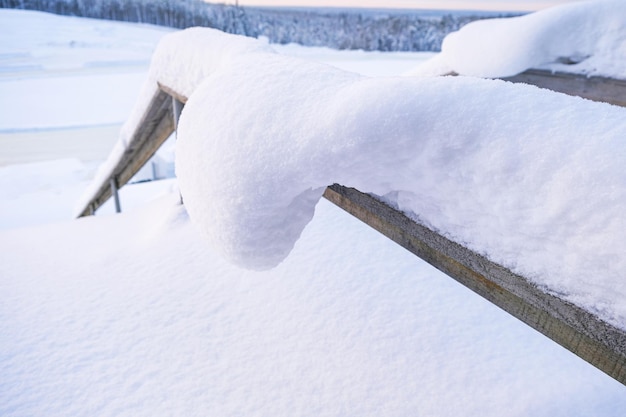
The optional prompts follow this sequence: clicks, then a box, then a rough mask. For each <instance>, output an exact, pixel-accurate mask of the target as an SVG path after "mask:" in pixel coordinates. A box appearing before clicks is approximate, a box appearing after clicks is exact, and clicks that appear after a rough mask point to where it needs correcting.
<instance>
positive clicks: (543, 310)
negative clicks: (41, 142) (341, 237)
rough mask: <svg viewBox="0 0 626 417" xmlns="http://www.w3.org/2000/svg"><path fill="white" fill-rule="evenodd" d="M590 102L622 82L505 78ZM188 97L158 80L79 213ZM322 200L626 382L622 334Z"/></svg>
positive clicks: (384, 210) (423, 236) (405, 229)
mask: <svg viewBox="0 0 626 417" xmlns="http://www.w3.org/2000/svg"><path fill="white" fill-rule="evenodd" d="M509 80H510V81H513V82H527V83H531V84H535V85H539V86H542V87H549V88H552V89H555V90H557V91H560V92H565V93H567V94H571V95H582V96H584V97H587V98H590V99H592V100H598V101H607V102H610V103H613V104H617V105H622V106H624V105H626V82H624V81H619V80H606V79H602V80H599V79H598V78H597V77H595V78H587V77H577V76H570V75H566V76H564V75H561V74H557V75H553V74H551V73H549V72H545V71H535V70H533V71H528V72H526V73H524V74H521V75H519V76H516V77H512V78H510V79H509ZM186 101H187V98H186V97H184V96H182V95H180V94H178V93H176V91H174V90H173V89H171V88H168V87H167V86H163V85H159V90H158V92H157V93H155V95H154V97H153V98H152V100H151V102H150V104H149V106H148V108H147V109H146V111H145V113H144V115H143V117H142V120H141V123H139V125H138V128H137V130H136V132H135V133H134V134H133V135H132V138H131V140H130V142H129V146H128V149H127V150H126V152H125V153H124V155H123V157H122V158H121V159H120V161H119V163H118V164H117V165H116V166H115V168H114V169H113V171H112V174H111V176H110V177H109V178H108V179H106V180H105V181H103V183H102V184H101V185H100V187H99V188H98V191H97V192H96V193H95V195H94V196H93V198H92V199H91V200H90V201H89V203H88V204H87V205H86V207H85V208H84V210H82V212H81V215H80V216H85V215H90V214H93V212H95V210H96V209H97V208H98V207H99V206H100V205H102V204H103V203H104V202H105V201H106V200H107V199H108V198H109V197H110V196H111V194H112V193H114V192H116V190H117V188H118V187H121V186H122V185H124V184H125V183H126V182H128V180H130V178H132V176H133V175H134V174H135V173H136V172H137V171H138V170H139V169H140V168H141V166H142V165H143V164H144V163H145V162H146V161H148V159H149V158H150V157H151V156H152V155H153V154H154V153H155V152H156V150H157V149H158V148H159V147H160V146H161V144H162V143H163V142H164V141H165V140H166V139H167V137H169V135H170V134H171V133H172V132H173V131H174V129H175V124H176V120H177V115H178V114H180V111H181V110H182V105H183V104H184V103H185V102H186ZM324 197H325V198H326V199H328V200H329V201H331V202H332V203H334V204H336V205H337V206H339V207H340V208H342V209H344V210H345V211H347V212H348V213H350V214H352V215H354V216H355V217H357V218H358V219H360V220H361V221H363V222H364V223H366V224H367V225H369V226H371V227H373V228H374V229H376V230H378V231H379V232H380V233H382V234H384V235H385V236H387V237H389V238H390V239H391V240H393V241H394V242H396V243H398V244H399V245H401V246H402V247H404V248H406V249H407V250H409V251H410V252H412V253H414V254H415V255H417V256H418V257H420V258H422V259H423V260H425V261H426V262H428V263H430V264H431V265H433V266H435V267H436V268H438V269H439V270H441V271H443V272H444V273H446V274H447V275H449V276H450V277H452V278H454V279H455V280H457V281H458V282H460V283H461V284H463V285H465V286H466V287H468V288H469V289H471V290H472V291H474V292H476V293H477V294H479V295H481V296H482V297H484V298H485V299H487V300H488V301H490V302H492V303H493V304H495V305H497V306H498V307H500V308H502V309H503V310H505V311H507V312H508V313H510V314H511V315H513V316H514V317H517V318H518V319H520V320H521V321H523V322H524V323H526V324H528V325H529V326H531V327H532V328H534V329H536V330H538V331H539V332H541V333H542V334H544V335H545V336H547V337H549V338H550V339H552V340H553V341H555V342H557V343H558V344H560V345H561V346H563V347H565V348H566V349H568V350H570V351H571V352H573V353H575V354H576V355H578V356H579V357H581V358H582V359H584V360H585V361H587V362H589V363H590V364H592V365H593V366H595V367H597V368H598V369H600V370H601V371H603V372H605V373H606V374H608V375H609V376H611V377H613V378H614V379H616V380H617V381H619V382H621V383H622V384H624V385H626V332H625V331H624V330H623V329H620V328H617V327H615V326H613V325H611V324H609V323H606V322H604V321H603V320H601V319H600V318H598V317H597V316H595V315H593V314H592V313H590V312H589V311H586V310H584V309H583V308H581V307H578V306H576V305H574V304H572V303H569V302H567V301H564V300H562V299H560V298H558V297H556V296H554V295H551V294H548V293H546V292H545V291H543V290H541V289H539V288H538V287H537V286H536V285H534V284H532V283H531V282H530V281H529V280H527V279H526V278H524V277H522V276H519V275H516V274H514V273H513V272H511V271H510V270H508V269H506V268H504V267H502V266H501V265H498V264H495V263H493V262H491V261H489V260H488V259H486V258H484V257H483V256H481V255H479V254H477V253H475V252H473V251H471V250H469V249H467V248H465V247H463V246H461V245H459V244H457V243H455V242H453V241H450V240H449V239H447V238H445V237H444V236H442V235H440V234H438V233H436V232H434V231H432V230H430V229H428V228H427V227H425V226H423V225H421V224H418V223H416V222H415V221H413V220H411V219H409V218H408V217H407V216H406V215H404V214H403V213H402V212H400V211H398V210H396V209H393V208H392V207H389V206H388V205H386V204H384V203H383V202H381V201H379V200H377V199H376V198H374V197H372V196H370V195H367V194H363V193H361V192H359V191H358V190H355V189H352V188H347V187H344V186H341V185H337V184H335V185H332V186H330V187H328V188H327V189H326V191H325V193H324Z"/></svg>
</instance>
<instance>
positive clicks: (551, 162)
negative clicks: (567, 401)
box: [176, 32, 626, 323]
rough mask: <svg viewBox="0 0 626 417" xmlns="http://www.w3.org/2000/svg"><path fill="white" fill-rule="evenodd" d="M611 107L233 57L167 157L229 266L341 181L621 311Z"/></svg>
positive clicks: (274, 239)
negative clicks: (171, 156) (174, 156)
mask: <svg viewBox="0 0 626 417" xmlns="http://www.w3.org/2000/svg"><path fill="white" fill-rule="evenodd" d="M207 36H211V33H210V32H207ZM624 116H625V114H624V109H621V108H618V107H615V106H610V105H606V104H601V103H593V102H589V101H586V100H583V99H579V98H573V97H568V96H564V95H560V94H555V93H552V92H549V91H546V90H541V89H538V88H535V87H531V86H527V85H512V84H510V83H505V82H502V81H497V80H496V81H494V80H482V79H473V78H439V79H425V78H407V77H395V78H367V77H362V76H359V75H356V74H352V73H347V72H343V71H340V70H337V69H334V68H331V67H328V66H325V65H321V64H316V63H311V62H305V61H300V60H297V59H292V58H288V57H284V56H279V55H276V54H271V53H254V54H245V55H242V56H238V57H235V58H233V59H232V60H231V61H229V63H228V65H224V66H222V67H220V69H219V71H217V72H215V73H213V74H212V75H211V76H209V77H207V78H206V79H205V80H204V81H203V82H202V83H201V84H200V85H199V86H198V87H197V89H196V91H194V92H193V94H191V96H190V98H189V101H188V102H187V105H186V107H185V110H184V111H183V114H182V117H181V120H180V127H179V136H178V143H177V161H176V166H177V174H178V178H179V183H180V188H181V191H182V194H183V197H184V199H185V205H186V207H187V209H188V211H189V214H190V217H191V219H192V221H194V222H195V223H196V224H197V225H198V226H199V227H200V229H201V230H202V231H203V233H204V234H205V236H207V237H208V239H209V240H210V241H211V242H212V244H213V245H214V246H215V248H216V249H217V250H218V251H220V252H221V253H222V254H223V255H224V256H226V257H227V258H228V259H230V260H231V261H233V262H235V263H237V264H238V265H241V266H244V267H247V268H253V269H267V268H272V267H274V266H276V265H277V264H278V263H280V262H281V261H282V260H283V259H284V258H285V257H286V256H287V255H288V253H289V251H290V250H291V248H292V247H293V245H294V243H295V242H296V240H297V239H298V236H299V235H300V233H301V232H302V230H303V228H304V227H305V225H306V224H307V223H308V222H309V220H310V219H311V217H312V216H313V212H314V207H315V204H316V202H317V201H318V199H319V198H320V197H321V195H322V192H323V190H324V187H325V186H327V185H329V184H332V183H341V184H344V185H347V186H353V187H355V188H358V189H360V190H361V191H364V192H371V193H375V194H377V195H379V196H384V197H385V198H386V199H387V200H388V201H389V202H390V204H393V205H396V206H398V207H399V208H400V209H402V210H403V211H405V212H407V213H409V214H410V215H412V216H413V217H414V218H416V219H418V220H419V221H421V222H423V223H425V224H427V225H429V226H430V227H432V228H434V229H436V230H439V231H440V232H442V233H444V234H446V235H448V236H450V237H451V238H452V239H453V240H455V241H457V242H460V243H463V244H465V245H466V246H468V247H470V248H472V249H473V250H475V251H477V252H479V253H482V254H485V255H486V256H488V257H489V258H491V259H493V260H494V261H496V262H498V263H501V264H503V265H505V266H507V267H509V268H512V269H513V270H514V271H516V272H518V273H521V274H523V275H525V276H527V277H530V278H531V279H534V280H536V281H537V282H538V283H539V284H540V285H545V286H546V287H548V288H549V289H551V290H553V291H555V292H558V293H560V294H565V295H566V296H567V297H569V298H570V299H572V300H576V302H577V303H578V304H583V305H586V306H587V307H588V308H591V309H595V310H597V311H600V310H602V311H603V312H605V314H604V315H605V316H607V315H608V316H609V318H610V319H615V320H617V321H621V322H622V323H623V322H624V320H625V319H626V306H624V303H623V302H622V301H621V300H623V299H624V296H626V288H625V287H624V285H622V284H619V283H620V282H622V281H623V280H622V274H623V271H624V270H625V268H626V257H625V256H624V253H626V240H625V239H624V235H623V233H622V231H623V230H626V222H625V219H624V215H623V213H625V212H626V172H625V171H624V170H623V167H624V166H626V151H625V149H626V147H624V146H623V145H624V137H626V126H625V125H624V123H623V120H624ZM607 312H608V313H607ZM618 317H619V319H618Z"/></svg>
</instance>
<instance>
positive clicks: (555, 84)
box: [503, 69, 626, 107]
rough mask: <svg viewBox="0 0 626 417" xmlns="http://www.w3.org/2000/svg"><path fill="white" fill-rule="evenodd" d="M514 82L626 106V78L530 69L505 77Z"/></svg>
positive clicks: (506, 79)
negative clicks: (619, 78)
mask: <svg viewBox="0 0 626 417" xmlns="http://www.w3.org/2000/svg"><path fill="white" fill-rule="evenodd" d="M503 80H505V81H510V82H514V83H525V84H532V85H535V86H537V87H541V88H546V89H548V90H553V91H558V92H560V93H564V94H567V95H570V96H578V97H584V98H587V99H589V100H593V101H601V102H605V103H610V104H614V105H616V106H623V107H625V106H626V80H618V79H614V78H605V77H595V76H593V77H587V76H586V75H580V74H570V73H564V72H555V73H553V72H551V71H547V70H536V69H532V70H528V71H525V72H523V73H521V74H519V75H516V76H514V77H507V78H503Z"/></svg>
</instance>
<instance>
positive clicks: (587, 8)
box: [410, 0, 626, 79]
mask: <svg viewBox="0 0 626 417" xmlns="http://www.w3.org/2000/svg"><path fill="white" fill-rule="evenodd" d="M530 68H549V69H552V70H559V71H566V72H576V73H582V74H588V75H602V76H608V77H614V78H619V79H626V2H624V1H622V0H589V1H581V2H574V3H571V4H566V5H561V6H555V7H552V8H549V9H545V10H542V11H539V12H536V13H532V14H529V15H525V16H521V17H514V18H504V19H489V20H482V21H477V22H472V23H470V24H468V25H466V26H464V27H463V28H461V29H460V30H459V31H458V32H453V33H451V34H449V35H448V36H447V37H446V38H445V39H444V42H443V45H442V52H441V54H440V55H439V56H437V57H435V58H433V60H432V61H431V62H428V63H426V64H424V65H423V66H419V67H417V68H416V69H415V70H414V71H412V72H411V73H410V74H414V75H433V74H436V75H442V74H446V73H448V72H456V73H458V74H462V75H471V76H477V77H494V78H496V77H507V76H512V75H516V74H519V73H521V72H523V71H525V70H527V69H530ZM437 73H438V74H437Z"/></svg>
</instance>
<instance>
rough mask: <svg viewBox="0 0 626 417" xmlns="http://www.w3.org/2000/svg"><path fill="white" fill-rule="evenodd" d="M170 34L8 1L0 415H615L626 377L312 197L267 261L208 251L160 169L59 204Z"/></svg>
mask: <svg viewBox="0 0 626 417" xmlns="http://www.w3.org/2000/svg"><path fill="white" fill-rule="evenodd" d="M167 32H168V31H167V30H163V29H155V28H151V27H146V26H139V25H128V24H119V23H113V22H104V21H94V20H88V19H77V18H62V17H56V16H51V15H46V14H41V13H34V12H16V11H9V10H0V35H1V36H0V57H1V60H0V157H1V158H2V159H1V164H0V192H1V193H2V200H0V229H4V231H3V232H1V233H0V375H1V376H0V415H2V416H48V415H54V416H109V415H111V416H112V415H115V416H120V415H127V416H141V415H145V416H165V415H184V416H206V415H217V416H235V415H237V416H250V415H256V416H346V415H350V416H356V415H358V416H381V415H383V416H407V415H411V416H413V415H424V416H458V415H480V416H503V415H506V416H528V415H533V416H589V415H594V416H621V415H623V410H624V409H626V408H625V407H626V388H625V387H624V386H622V385H621V384H619V383H618V382H616V381H614V380H612V379H611V378H609V377H608V376H606V375H604V374H603V373H601V372H600V371H598V370H596V369H595V368H593V367H592V366H591V365H588V364H587V363H585V362H583V361H582V360H580V359H578V358H577V357H575V356H574V355H572V354H571V353H569V352H568V351H566V350H564V349H563V348H561V347H559V346H557V345H556V344H554V343H553V342H551V341H549V340H548V339H546V338H545V337H543V336H541V335H539V334H538V333H536V332H535V331H533V330H531V329H529V328H528V327H526V326H525V325H523V324H521V323H520V322H518V321H517V320H515V319H513V318H512V317H510V316H508V315H507V314H506V313H503V312H502V311H500V310H499V309H497V308H496V307H494V306H492V305H491V304H489V303H488V302H486V301H484V300H482V299H481V298H480V297H478V296H476V295H474V294H473V293H471V292H470V291H469V290H466V289H465V288H463V287H461V286H460V285H459V284H456V283H455V282H454V281H453V280H452V279H450V278H448V277H447V276H445V275H442V274H441V273H439V272H438V271H436V270H434V269H433V268H431V267H430V266H428V265H426V264H424V263H423V262H421V261H420V260H419V259H418V258H416V257H414V256H413V255H411V254H409V253H408V252H406V251H405V250H404V249H402V248H400V247H398V246H396V245H395V244H394V243H392V242H390V241H388V240H387V239H386V238H384V237H382V236H380V235H379V234H377V233H376V232H374V231H372V230H370V229H368V228H367V227H366V226H364V225H363V224H361V223H360V222H359V221H357V220H355V219H353V218H352V217H351V216H349V215H347V214H345V213H343V212H342V211H341V210H339V209H337V208H336V207H334V206H333V205H331V204H330V203H327V202H325V201H321V202H320V203H319V205H318V206H317V208H316V213H315V216H314V218H313V221H312V222H311V223H310V224H309V225H308V226H307V227H306V229H305V230H304V233H303V235H302V237H301V238H300V240H299V241H298V242H297V243H296V246H295V248H294V250H293V251H292V253H291V254H290V256H289V257H288V258H287V259H286V260H285V261H284V262H283V263H281V264H280V265H279V266H278V267H277V268H275V269H272V270H270V271H265V272H250V271H246V270H242V269H239V268H237V267H235V266H232V265H230V264H228V263H226V262H225V261H224V260H223V259H222V257H221V256H219V255H217V254H215V253H213V252H212V251H211V250H210V249H207V245H206V244H205V242H204V241H203V240H202V239H201V237H200V236H199V235H198V232H197V231H196V229H195V228H194V227H193V226H192V224H191V223H190V222H189V220H188V217H187V214H186V212H185V209H184V208H183V207H182V206H179V205H178V204H177V201H178V195H177V192H176V191H175V190H176V186H175V184H173V181H164V182H160V183H150V184H140V185H133V186H128V187H125V188H124V189H123V190H122V204H123V206H124V207H125V208H128V207H133V208H134V209H133V210H126V211H125V213H124V214H122V215H102V216H97V217H93V218H87V219H81V220H71V213H72V209H73V205H74V204H75V202H76V200H77V199H78V197H79V195H80V194H81V192H82V191H83V190H84V188H85V187H86V185H87V181H88V180H89V178H90V177H91V176H92V175H93V172H94V168H95V165H96V164H97V163H98V162H101V161H102V160H103V159H104V158H105V157H106V154H107V153H108V152H107V150H106V148H107V147H108V146H110V144H111V143H112V141H114V140H115V138H113V139H111V138H110V137H108V135H109V134H110V131H106V132H104V131H103V129H104V130H106V129H107V127H108V128H109V130H112V129H116V128H119V126H120V125H121V123H122V122H123V121H124V119H125V118H126V117H127V115H128V113H129V112H130V109H131V108H132V105H133V102H134V99H135V96H136V94H137V92H138V91H139V88H140V87H141V85H140V84H141V80H142V79H143V77H145V74H146V72H147V65H148V61H149V56H150V54H151V51H152V50H153V48H154V46H155V45H156V42H157V41H158V39H159V38H160V37H161V36H162V35H163V34H165V33H167ZM280 51H282V52H284V53H288V54H292V55H298V56H301V57H308V58H311V59H315V60H322V61H325V62H328V63H330V64H334V65H338V66H341V67H342V68H344V69H348V70H354V71H360V72H362V73H365V74H367V75H373V76H377V75H392V74H399V73H403V72H404V71H406V70H408V69H410V68H412V67H413V66H414V65H415V64H416V62H418V61H419V60H421V59H424V58H425V57H424V56H423V55H421V54H380V53H372V54H369V53H368V54H366V53H362V52H347V53H339V52H334V51H328V50H323V49H305V48H298V47H293V46H289V47H281V48H280ZM94 62H97V63H98V65H94V64H93V63H94ZM69 131H72V132H74V133H76V132H83V133H84V137H83V139H81V137H80V135H74V136H71V137H69V136H70V135H68V138H67V141H65V140H64V139H63V134H61V135H59V132H61V133H62V132H69ZM93 132H97V134H95V135H93V136H92V133H93ZM48 134H49V135H50V136H49V137H51V138H52V139H51V140H52V141H53V143H54V146H53V145H50V144H49V143H46V144H42V142H45V141H46V137H47V135H48ZM81 140H82V141H83V142H89V143H91V142H92V141H93V143H94V147H95V148H97V149H101V150H100V151H98V152H94V151H93V150H92V149H91V146H84V145H83V144H81V143H80V142H81ZM20 141H29V143H31V146H25V145H24V146H21V145H18V143H19V142H20ZM107 141H108V142H107ZM105 142H106V143H105ZM107 144H108V145H107ZM105 145H106V146H105ZM19 146H21V147H22V148H23V149H21V150H20V149H17V150H16V147H19ZM57 148H58V149H57ZM42 149H43V151H42ZM103 211H106V209H105V210H103Z"/></svg>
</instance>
